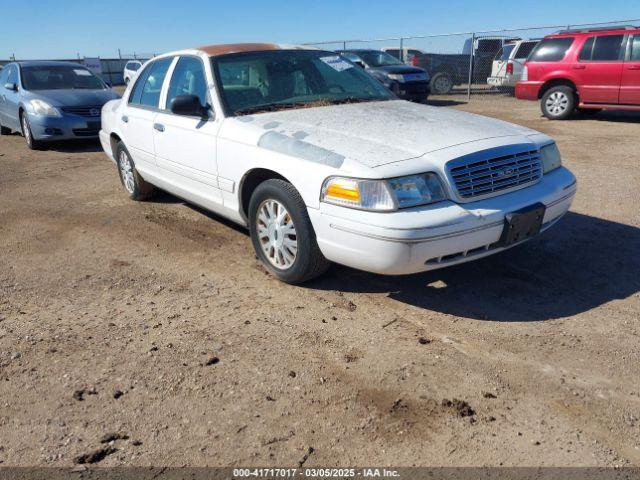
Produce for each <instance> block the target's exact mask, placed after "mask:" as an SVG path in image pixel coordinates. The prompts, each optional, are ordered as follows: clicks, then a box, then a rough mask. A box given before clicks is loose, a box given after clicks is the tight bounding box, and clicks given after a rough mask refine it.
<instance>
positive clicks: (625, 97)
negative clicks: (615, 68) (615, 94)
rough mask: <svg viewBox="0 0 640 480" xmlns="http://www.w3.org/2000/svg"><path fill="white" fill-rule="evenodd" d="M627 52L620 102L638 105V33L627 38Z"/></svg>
mask: <svg viewBox="0 0 640 480" xmlns="http://www.w3.org/2000/svg"><path fill="white" fill-rule="evenodd" d="M628 50H629V52H628V53H627V57H626V58H627V60H626V61H625V62H624V67H623V69H622V82H621V84H620V103H621V104H624V105H640V33H636V34H634V35H633V37H632V38H631V39H630V40H629V49H628Z"/></svg>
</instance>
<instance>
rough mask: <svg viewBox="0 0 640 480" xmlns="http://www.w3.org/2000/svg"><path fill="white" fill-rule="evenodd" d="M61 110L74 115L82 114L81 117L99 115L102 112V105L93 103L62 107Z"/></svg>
mask: <svg viewBox="0 0 640 480" xmlns="http://www.w3.org/2000/svg"><path fill="white" fill-rule="evenodd" d="M61 110H62V111H63V112H65V113H70V114H72V115H80V116H81V117H91V118H96V117H99V116H100V114H101V113H102V106H100V105H91V106H88V107H62V108H61Z"/></svg>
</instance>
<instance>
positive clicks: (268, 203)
mask: <svg viewBox="0 0 640 480" xmlns="http://www.w3.org/2000/svg"><path fill="white" fill-rule="evenodd" d="M256 227H257V232H258V240H259V241H260V246H261V247H262V251H263V252H264V254H265V256H266V257H267V260H269V263H270V264H271V265H273V266H274V267H275V268H278V269H280V270H286V269H287V268H289V267H291V266H292V265H293V263H294V262H295V260H296V256H297V254H298V237H297V234H296V228H295V225H294V224H293V219H292V218H291V215H290V214H289V212H288V211H287V209H286V208H285V207H284V205H282V204H281V203H280V202H278V201H277V200H272V199H268V200H265V201H264V202H262V203H261V204H260V207H259V208H258V215H257V216H256Z"/></svg>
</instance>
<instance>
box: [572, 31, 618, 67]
mask: <svg viewBox="0 0 640 480" xmlns="http://www.w3.org/2000/svg"><path fill="white" fill-rule="evenodd" d="M623 40H624V35H602V36H594V37H589V38H588V39H587V40H586V41H585V42H584V45H583V47H582V50H580V56H579V57H578V58H579V59H580V60H585V61H589V60H591V61H593V62H615V61H616V60H620V59H621V57H620V53H621V52H622V41H623Z"/></svg>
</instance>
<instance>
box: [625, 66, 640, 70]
mask: <svg viewBox="0 0 640 480" xmlns="http://www.w3.org/2000/svg"><path fill="white" fill-rule="evenodd" d="M627 68H628V69H629V70H640V65H629V66H628V67H627Z"/></svg>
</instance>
